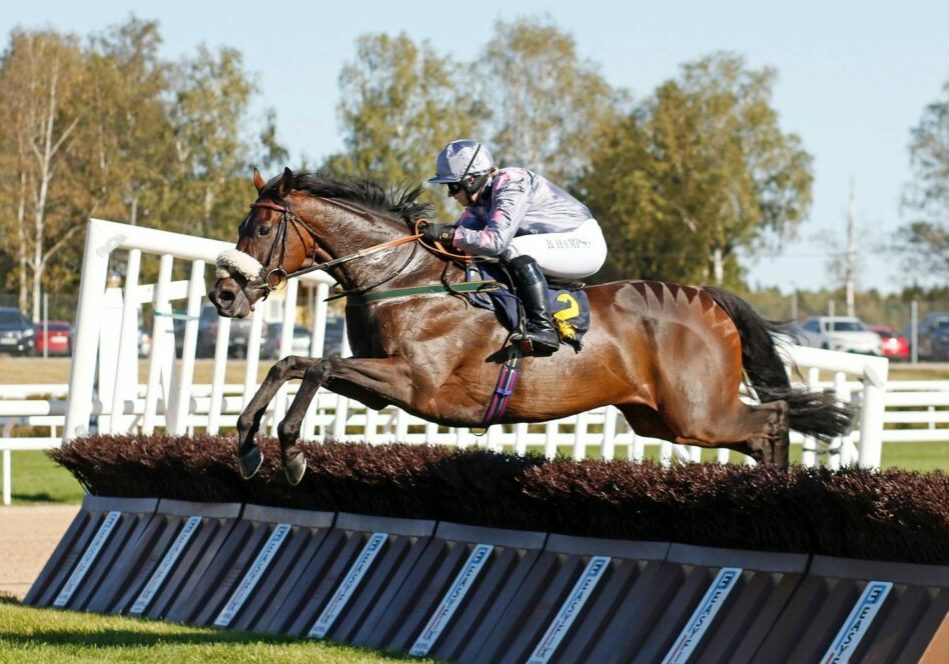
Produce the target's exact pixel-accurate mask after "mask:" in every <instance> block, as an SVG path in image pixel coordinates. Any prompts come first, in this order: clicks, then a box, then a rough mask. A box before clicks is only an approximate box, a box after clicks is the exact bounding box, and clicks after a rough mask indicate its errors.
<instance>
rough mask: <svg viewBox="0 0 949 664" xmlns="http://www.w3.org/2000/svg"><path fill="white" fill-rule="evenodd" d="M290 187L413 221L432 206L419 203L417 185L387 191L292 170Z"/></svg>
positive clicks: (370, 183)
mask: <svg viewBox="0 0 949 664" xmlns="http://www.w3.org/2000/svg"><path fill="white" fill-rule="evenodd" d="M279 182H280V176H277V177H276V178H274V179H273V180H271V181H270V182H268V183H267V186H266V187H265V188H264V190H263V191H262V192H261V194H264V193H267V192H268V191H269V190H273V189H276V187H277V184H278V183H279ZM293 188H294V189H295V190H297V191H304V192H306V193H308V194H312V195H313V196H319V197H321V198H338V199H341V200H346V201H350V202H352V203H355V204H357V205H359V206H361V207H364V208H367V209H369V210H373V211H375V212H379V213H382V214H385V215H389V216H394V217H396V218H398V219H399V220H400V221H403V220H404V221H407V222H410V223H412V222H415V221H416V220H418V219H421V218H428V217H430V216H431V212H432V206H431V205H428V204H426V203H419V202H418V201H417V200H416V199H417V198H418V197H419V194H421V193H422V188H421V187H415V188H414V189H408V188H407V187H403V188H400V189H395V190H391V191H387V190H386V189H385V188H383V187H382V185H380V184H379V183H377V182H373V181H372V180H355V181H352V182H346V181H341V180H334V179H332V178H329V177H326V176H324V175H323V174H321V173H295V174H294V175H293Z"/></svg>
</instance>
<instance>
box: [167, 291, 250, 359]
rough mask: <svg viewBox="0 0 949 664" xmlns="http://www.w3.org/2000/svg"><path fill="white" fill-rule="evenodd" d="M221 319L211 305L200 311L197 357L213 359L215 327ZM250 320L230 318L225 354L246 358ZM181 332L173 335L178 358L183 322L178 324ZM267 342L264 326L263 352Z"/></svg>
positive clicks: (181, 342)
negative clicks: (177, 347)
mask: <svg viewBox="0 0 949 664" xmlns="http://www.w3.org/2000/svg"><path fill="white" fill-rule="evenodd" d="M220 320H221V317H220V316H218V314H217V309H215V308H214V305H213V304H206V305H205V306H204V307H203V308H202V309H201V316H200V318H199V319H198V345H197V349H196V351H195V355H196V356H197V357H214V344H215V343H216V342H217V326H218V323H219V321H220ZM251 322H252V321H251V319H250V318H232V319H231V330H230V337H229V341H228V351H227V354H228V356H230V357H247V342H248V341H249V340H250V326H251ZM180 328H181V331H180V333H179V332H177V330H176V334H175V339H176V340H177V343H178V345H179V352H178V355H179V357H180V356H181V352H180V346H181V344H183V343H184V322H183V321H182V323H181V324H180ZM266 342H267V326H266V325H264V326H263V328H262V329H261V333H260V346H261V350H263V346H264V344H265V343H266Z"/></svg>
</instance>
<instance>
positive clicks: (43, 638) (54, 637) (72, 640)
mask: <svg viewBox="0 0 949 664" xmlns="http://www.w3.org/2000/svg"><path fill="white" fill-rule="evenodd" d="M181 627H182V628H183V629H185V628H187V629H200V628H195V627H192V626H185V625H182V626H181ZM0 643H3V644H7V647H22V648H28V649H34V648H36V647H37V646H40V647H41V646H52V647H58V646H63V645H68V646H70V647H77V646H78V647H88V648H96V649H108V648H144V647H152V646H159V645H162V646H223V645H231V644H233V645H235V646H241V645H251V644H267V645H272V646H281V645H287V646H291V645H297V646H303V645H305V644H307V643H313V644H317V643H320V644H323V645H325V646H327V647H334V646H338V647H341V648H346V649H347V650H351V651H353V652H355V653H359V652H363V653H366V654H367V655H368V654H371V655H373V656H374V657H376V658H382V659H392V660H397V661H406V660H408V659H410V658H409V657H408V656H407V655H405V654H404V653H398V652H385V651H381V650H372V649H369V648H360V647H358V646H351V645H348V644H345V643H336V642H333V641H317V640H314V639H304V638H292V637H288V636H278V635H268V634H255V633H253V632H238V631H235V632H229V631H224V630H221V631H218V630H214V631H210V632H202V633H197V634H196V633H164V634H156V633H153V632H147V631H143V630H141V631H140V630H135V629H109V628H106V627H103V628H102V629H101V631H97V632H91V633H90V632H85V631H84V632H83V633H79V632H77V631H74V630H67V629H50V630H43V629H36V630H32V631H31V632H30V634H29V635H26V634H22V633H16V632H8V631H0ZM347 661H349V660H348V659H347Z"/></svg>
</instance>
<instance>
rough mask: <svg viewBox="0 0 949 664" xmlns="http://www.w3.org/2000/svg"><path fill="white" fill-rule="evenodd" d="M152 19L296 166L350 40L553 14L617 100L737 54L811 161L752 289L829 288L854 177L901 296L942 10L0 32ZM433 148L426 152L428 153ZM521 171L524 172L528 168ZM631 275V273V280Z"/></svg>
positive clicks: (608, 6)
mask: <svg viewBox="0 0 949 664" xmlns="http://www.w3.org/2000/svg"><path fill="white" fill-rule="evenodd" d="M133 13H134V14H135V15H136V16H138V17H139V18H143V19H155V20H158V21H159V23H160V26H161V34H162V36H163V38H164V40H165V43H164V51H163V54H164V55H165V56H166V57H168V58H177V57H179V56H184V55H192V54H193V53H194V52H195V49H196V48H197V46H198V45H199V44H200V43H202V42H203V43H205V44H207V45H208V46H211V47H219V46H231V47H235V48H237V49H239V50H240V51H242V52H243V54H244V58H245V67H246V69H247V70H248V71H250V72H253V73H254V74H255V75H256V76H257V80H258V83H259V85H260V88H261V91H262V99H261V105H262V107H263V106H264V105H266V106H270V107H273V108H274V109H275V110H276V113H277V125H278V135H279V139H280V140H281V141H282V142H283V143H284V145H286V146H288V147H289V149H290V151H291V154H292V155H293V158H294V161H298V158H299V157H300V156H301V155H302V154H306V155H307V156H308V158H309V160H310V162H311V163H312V162H316V161H318V160H319V159H320V158H321V157H322V156H325V155H327V154H330V153H332V152H335V151H338V150H339V149H340V148H341V147H342V141H341V138H340V136H341V135H340V131H339V127H338V124H337V119H336V110H335V109H336V102H337V98H338V85H337V76H338V73H339V70H340V67H341V65H342V63H343V62H344V61H346V60H349V59H351V58H352V57H353V54H354V52H355V40H356V38H357V37H358V36H359V35H362V34H365V33H369V32H373V33H378V32H388V33H390V34H396V33H399V32H405V33H406V34H408V35H409V36H410V37H411V38H412V39H413V40H415V41H417V42H420V41H422V40H429V41H430V42H431V44H432V46H433V47H434V48H435V49H436V50H437V51H438V52H439V53H443V54H444V53H448V54H451V55H452V56H453V57H455V58H456V59H458V60H471V59H473V58H474V57H475V56H476V55H477V53H478V51H479V50H480V48H481V47H482V46H483V45H484V44H485V43H486V42H487V41H488V39H490V38H491V36H492V34H493V25H494V22H495V21H496V20H497V19H502V20H506V21H510V20H512V19H514V18H517V17H519V16H539V15H543V14H546V15H548V16H550V17H551V18H552V19H553V21H554V22H555V24H556V25H557V26H558V27H559V28H560V29H562V30H564V31H567V32H569V33H570V34H572V35H573V37H574V39H575V40H576V43H577V49H578V51H579V53H580V55H581V57H584V58H587V59H589V60H590V61H592V62H594V63H596V64H597V65H598V66H599V67H600V71H601V73H602V74H603V76H604V77H605V78H606V80H607V81H608V82H609V83H610V84H611V85H613V86H615V87H624V88H627V89H629V90H630V91H631V92H632V93H633V95H634V96H636V97H644V96H647V95H649V94H650V93H651V92H652V91H653V90H654V88H655V87H656V86H657V85H658V84H659V83H661V82H662V81H664V80H666V79H668V78H671V77H675V76H676V75H677V74H678V72H679V67H680V65H681V64H683V63H685V62H688V61H691V60H695V59H697V58H699V57H702V56H703V55H707V54H709V53H712V52H714V51H719V50H728V51H734V52H736V53H739V54H741V55H743V56H745V58H746V60H747V62H748V64H749V66H751V67H755V68H759V67H764V66H769V67H773V68H775V69H776V70H777V72H778V80H777V83H776V85H775V88H774V98H773V104H774V106H775V108H776V109H777V111H778V113H779V115H780V123H781V126H782V128H783V129H784V130H785V131H793V132H796V133H797V134H799V135H800V137H801V139H802V141H803V145H804V148H805V149H806V150H807V151H808V152H810V153H811V154H812V155H813V157H814V175H815V181H814V188H813V195H814V204H813V206H812V209H811V214H810V218H809V220H808V221H807V222H806V223H804V224H803V225H802V226H801V229H800V233H799V235H800V240H799V241H797V242H792V243H788V244H786V245H785V246H784V248H783V251H782V253H781V254H779V255H761V256H758V257H756V260H755V261H754V262H753V263H752V265H753V267H752V269H751V272H750V279H751V282H752V284H758V285H762V286H777V287H779V288H781V289H782V290H783V291H784V292H789V290H790V289H791V288H793V287H795V286H796V287H799V288H819V287H821V286H825V285H831V283H832V282H831V277H830V275H829V273H828V271H827V269H826V268H827V262H828V259H827V255H826V254H827V252H828V251H832V250H833V246H832V243H836V246H837V247H838V248H842V247H843V243H844V239H845V229H846V215H847V200H848V195H849V191H850V182H851V180H852V181H853V183H854V190H855V194H856V222H857V230H858V233H857V237H858V247H857V250H858V255H859V256H860V259H859V264H860V271H859V276H858V288H870V287H875V288H880V289H884V290H897V289H899V288H900V287H901V286H903V285H904V279H903V277H902V276H901V274H900V271H899V269H898V266H897V265H896V264H895V262H894V261H893V259H892V257H889V256H887V255H885V253H884V252H883V251H882V248H883V247H885V246H886V245H887V244H888V243H889V242H890V237H891V236H892V234H893V231H894V230H895V229H896V228H897V227H898V226H899V225H901V224H902V223H904V222H905V221H906V218H905V217H903V216H901V213H900V208H899V200H900V194H901V191H902V188H903V186H904V185H905V183H906V182H907V181H908V180H909V178H910V169H909V156H908V151H907V145H908V142H909V133H910V129H911V128H912V127H913V126H915V125H916V124H917V123H918V122H919V120H920V118H921V116H922V113H923V110H924V108H925V106H926V104H928V103H931V102H933V101H935V100H936V99H938V98H939V97H940V95H941V88H942V85H943V84H944V83H945V82H946V80H947V79H949V39H947V26H949V2H945V0H942V1H937V0H933V1H926V2H923V1H914V0H908V1H904V2H901V3H894V2H886V3H884V2H878V1H875V0H871V1H865V2H852V1H849V0H848V1H838V2H827V0H824V1H823V2H817V1H813V0H801V1H799V2H797V3H776V2H766V1H762V0H757V1H724V2H723V1H719V2H698V1H694V2H683V1H675V0H665V1H663V2H659V1H655V0H654V1H653V2H650V3H643V2H638V1H633V2H629V1H628V2H626V3H617V2H616V1H615V0H611V1H610V2H600V1H599V0H587V1H586V2H570V3H557V2H550V1H548V2H536V1H533V0H529V1H526V2H518V3H510V2H496V1H494V0H482V1H481V2H476V3H457V2H449V3H433V2H410V1H404V2H377V1H372V2H354V3H351V4H350V3H336V2H334V3H315V2H314V3H267V2H256V3H248V2H244V1H243V0H234V1H231V2H227V3H223V2H222V3H207V2H205V3H201V2H194V1H193V2H188V3H186V2H181V1H179V0H166V1H164V2H160V3H159V2H155V3H150V2H139V3H135V2H116V1H109V0H103V1H102V2H96V3H74V2H65V1H63V0H47V2H37V3H35V4H34V3H16V4H14V5H13V6H12V7H7V9H6V10H5V11H4V12H2V13H0V31H2V33H3V35H4V44H6V35H8V33H9V31H10V30H11V29H13V28H14V27H17V26H20V27H25V28H41V27H53V28H55V29H57V30H61V31H71V32H75V33H77V34H79V35H82V36H85V35H88V34H90V33H91V32H97V31H101V30H103V29H104V28H105V27H107V26H109V25H113V24H117V23H121V22H124V21H125V20H126V19H127V18H128V17H129V16H130V15H131V14H133ZM440 147H441V146H432V148H433V159H434V154H435V152H437V150H438V149H439V148H440ZM524 165H525V166H530V165H529V164H524ZM630 276H631V277H632V276H635V275H630Z"/></svg>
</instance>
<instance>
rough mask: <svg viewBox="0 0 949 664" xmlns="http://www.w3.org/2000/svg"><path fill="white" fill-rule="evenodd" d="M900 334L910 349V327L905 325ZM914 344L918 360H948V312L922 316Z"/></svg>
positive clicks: (911, 336)
mask: <svg viewBox="0 0 949 664" xmlns="http://www.w3.org/2000/svg"><path fill="white" fill-rule="evenodd" d="M902 334H903V336H904V337H906V338H907V339H909V340H910V346H911V347H912V338H913V330H912V327H911V326H910V325H907V326H906V327H905V328H903V332H902ZM916 343H917V348H916V356H917V357H918V358H919V359H920V360H935V361H945V360H949V311H930V312H929V313H928V314H926V315H925V316H923V319H922V320H921V321H919V325H918V327H917V330H916Z"/></svg>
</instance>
